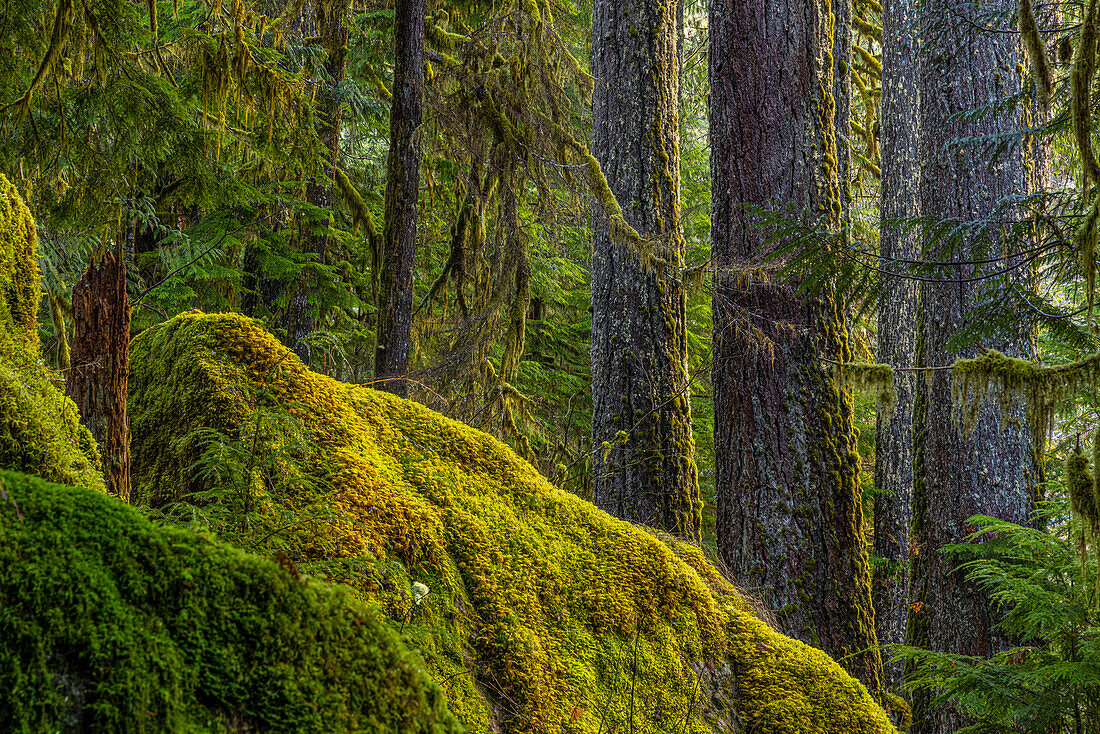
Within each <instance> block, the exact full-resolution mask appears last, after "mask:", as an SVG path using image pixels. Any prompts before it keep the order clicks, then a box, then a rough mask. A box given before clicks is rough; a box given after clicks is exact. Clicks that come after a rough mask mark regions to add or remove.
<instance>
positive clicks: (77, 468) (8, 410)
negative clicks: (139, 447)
mask: <svg viewBox="0 0 1100 734" xmlns="http://www.w3.org/2000/svg"><path fill="white" fill-rule="evenodd" d="M37 246H38V241H37V234H36V232H35V226H34V220H33V219H32V218H31V214H30V211H29V210H28V209H27V206H26V204H24V203H23V199H22V198H21V197H20V196H19V192H18V191H17V190H16V189H15V187H14V186H13V185H12V184H11V183H10V182H9V181H8V179H6V178H5V177H4V176H3V174H0V469H15V470H18V471H25V472H28V473H30V474H35V475H38V476H41V477H44V478H46V479H50V480H54V481H59V482H66V483H68V484H76V485H80V486H83V487H90V488H92V489H98V490H101V491H102V490H103V489H104V485H103V475H102V471H101V469H102V467H101V464H100V457H99V451H98V449H97V448H96V445H95V440H94V439H93V438H92V434H91V433H90V432H89V431H88V429H87V428H85V427H84V426H83V425H81V423H80V417H79V415H78V414H77V410H76V405H74V404H73V402H72V401H71V400H69V399H68V398H67V397H65V395H64V394H63V393H62V392H61V390H60V389H59V388H58V387H57V386H56V385H55V384H54V383H53V380H52V377H53V376H52V375H51V374H50V372H49V371H48V370H47V369H46V367H45V365H44V364H43V363H42V360H41V355H40V352H39V345H38V326H37V321H36V319H37V315H38V302H39V300H40V298H41V295H42V294H41V290H40V288H39V282H38V249H37Z"/></svg>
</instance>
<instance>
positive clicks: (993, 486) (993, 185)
mask: <svg viewBox="0 0 1100 734" xmlns="http://www.w3.org/2000/svg"><path fill="white" fill-rule="evenodd" d="M1015 7H1016V4H1015V0H991V2H988V3H985V4H984V5H983V7H982V10H981V12H982V16H981V17H980V18H979V17H977V16H975V15H974V13H975V11H974V6H972V5H970V4H968V3H965V2H960V0H929V2H926V3H925V7H924V13H925V14H924V15H922V18H921V21H922V26H921V27H922V32H923V43H924V47H923V49H922V55H921V60H922V69H921V73H920V75H919V79H920V100H921V104H920V121H921V140H920V160H921V181H920V204H921V214H922V215H923V216H925V217H929V218H932V219H934V220H937V221H939V220H953V219H957V220H962V221H972V220H980V219H982V218H985V217H988V218H989V219H990V225H989V226H988V228H987V229H986V234H987V235H988V236H989V238H991V239H990V241H989V242H985V243H983V242H982V240H981V238H978V237H974V236H970V237H969V238H968V239H967V240H966V241H964V242H963V243H962V246H961V247H960V248H959V249H958V250H957V251H956V252H954V253H952V254H951V255H947V254H946V253H945V252H944V251H943V250H942V249H940V248H939V247H938V246H934V245H928V246H926V247H925V248H924V249H925V251H924V253H923V257H924V259H940V260H950V261H954V262H957V263H962V262H963V261H966V260H968V259H984V258H990V257H998V256H1001V255H1003V254H1004V252H1005V250H1004V249H1002V246H1004V247H1005V248H1006V249H1007V248H1009V247H1011V246H1012V245H1013V243H1011V242H1009V243H1002V242H1001V241H1000V237H1001V227H1000V226H999V225H998V224H997V223H996V222H997V220H998V219H999V218H1003V217H1004V216H1009V217H1011V216H1014V214H1013V212H1011V211H1008V212H1007V213H1002V214H997V213H995V209H996V207H997V204H998V203H999V202H1002V200H1004V199H1005V197H1015V196H1019V195H1021V194H1023V193H1024V192H1025V190H1026V182H1025V171H1024V155H1023V152H1022V150H1021V149H1020V148H1019V147H1018V146H1016V145H1010V146H1008V147H1007V149H1005V150H1000V151H999V152H998V153H997V154H996V155H992V154H990V152H989V151H990V150H991V149H993V148H995V147H997V146H996V145H995V143H991V142H984V143H978V144H975V143H974V142H970V143H969V144H967V143H963V144H960V142H959V141H960V140H965V139H969V140H971V141H973V140H974V139H975V138H979V139H980V138H981V137H982V136H997V138H998V140H1003V139H1005V137H1007V134H1009V133H1012V132H1014V131H1017V130H1019V126H1020V118H1019V116H1018V112H1015V111H1005V112H990V113H988V114H985V115H983V116H978V117H977V118H975V117H974V116H965V117H961V116H960V113H963V112H966V111H969V110H974V109H976V108H979V107H985V106H987V105H989V104H991V103H993V102H995V101H997V100H1000V99H1004V98H1007V97H1011V96H1012V95H1013V94H1015V93H1016V91H1017V90H1018V88H1019V82H1020V79H1019V76H1018V75H1017V71H1016V68H1017V64H1018V63H1019V62H1020V61H1021V54H1020V49H1019V38H1018V37H1017V36H1016V35H1015V34H1014V33H1001V32H996V31H983V30H981V29H982V27H985V26H987V25H988V24H989V21H988V18H989V17H991V16H990V15H989V14H990V13H993V14H996V13H1004V14H1006V15H1007V16H1008V17H1011V13H1012V12H1013V11H1014V10H1015ZM1008 262H1011V261H1008ZM1003 265H1004V262H997V263H995V264H994V266H989V265H984V266H976V265H966V264H961V265H950V266H945V267H943V268H941V270H940V275H941V277H943V278H945V279H948V280H949V282H943V283H925V284H922V286H921V303H920V313H919V318H920V323H919V325H918V336H917V364H918V365H926V366H938V365H944V364H950V363H951V362H953V361H954V360H955V359H956V358H957V357H958V356H960V355H959V353H958V352H957V351H954V350H951V349H949V348H948V345H947V342H948V340H949V339H950V338H951V337H952V336H953V335H954V334H955V333H956V331H957V330H958V329H959V328H960V327H961V326H963V325H964V323H965V320H966V318H967V313H968V311H969V310H970V309H972V308H973V307H974V306H975V305H976V304H978V303H981V302H982V301H983V300H984V299H986V298H989V297H992V296H995V295H996V290H997V289H998V288H1002V287H1003V281H1004V278H1003V276H999V277H994V278H991V279H988V280H983V281H978V282H963V281H964V280H966V279H969V278H974V277H975V276H977V275H980V274H981V272H982V270H981V268H985V269H986V270H987V271H988V270H994V269H999V268H1001V267H1003ZM983 346H986V347H993V348H996V349H1000V350H1001V351H1004V352H1007V353H1010V354H1012V355H1014V356H1023V357H1031V356H1033V345H1032V343H1031V339H1030V337H1029V336H1028V335H1026V334H1025V335H1022V336H1021V335H1017V334H1013V335H1009V336H1008V337H1006V338H1004V339H1001V340H998V341H987V342H986V343H984V345H983ZM977 351H979V350H978V349H977V348H971V349H969V350H968V353H969V354H970V355H973V354H975V353H977ZM998 402H999V399H998V397H997V396H993V397H992V398H991V400H990V401H989V402H988V403H987V405H986V406H985V408H984V409H983V411H982V413H981V415H980V417H979V418H978V422H977V425H976V427H975V428H974V430H973V432H971V433H969V434H963V433H961V432H960V428H959V427H958V426H957V425H956V422H955V421H954V420H952V415H951V412H952V405H951V386H950V380H949V375H948V373H946V372H942V371H939V372H933V373H931V379H930V380H924V379H921V380H919V381H918V382H917V391H916V400H915V403H914V408H913V411H914V413H913V414H914V418H913V421H914V423H913V425H914V432H915V441H914V456H913V525H912V539H911V544H912V545H913V547H914V558H913V565H912V575H913V579H912V586H911V597H912V603H911V606H910V611H909V620H908V627H909V628H908V641H909V643H910V644H915V645H920V646H922V647H927V648H930V649H932V650H937V651H943V652H950V653H957V654H963V655H980V656H986V655H990V654H992V653H994V652H997V651H998V650H999V649H1001V648H1003V647H1004V646H1005V645H1006V643H1007V641H1006V640H1005V639H1004V637H1003V634H1002V633H1001V632H1000V631H999V630H997V629H995V628H994V625H995V624H996V622H997V616H996V615H995V614H994V610H993V608H992V606H991V604H990V600H989V597H988V595H986V594H985V593H982V592H981V591H980V590H979V589H978V588H977V587H976V586H975V585H974V584H972V583H970V582H968V581H967V580H966V578H965V574H963V573H960V572H959V571H958V568H957V563H956V562H955V561H954V560H953V559H952V558H950V557H948V556H947V555H945V554H944V553H943V551H942V548H943V546H945V545H947V544H949V543H959V542H961V541H963V539H964V538H965V536H966V535H967V532H968V530H970V529H972V528H968V524H967V519H968V518H969V517H970V516H972V515H975V514H979V513H981V514H986V515H993V516H996V517H1000V518H1002V519H1005V520H1009V521H1012V522H1016V523H1026V522H1027V521H1028V520H1029V519H1030V515H1031V510H1032V497H1033V495H1032V492H1033V491H1034V490H1033V487H1034V485H1035V482H1036V480H1037V476H1038V475H1037V465H1036V461H1035V454H1034V439H1033V437H1032V436H1031V434H1030V431H1029V430H1028V421H1027V419H1026V416H1025V414H1024V409H1023V406H1022V405H1017V406H1016V407H1015V409H1014V410H1012V411H1010V414H1009V415H1004V416H1002V415H1001V413H1000V410H999V408H998ZM1002 419H1003V420H1002ZM913 704H914V711H913V714H914V726H913V729H911V731H914V732H917V733H918V734H932V733H934V734H947V732H954V731H955V730H956V729H958V728H960V727H962V726H964V725H966V724H967V723H968V721H967V719H966V718H965V717H963V716H961V715H959V714H958V713H957V712H956V711H955V710H954V709H953V708H952V707H950V706H945V707H942V708H939V709H936V708H934V707H933V706H932V705H931V702H930V700H929V696H928V695H927V694H925V695H917V696H915V697H914V701H913Z"/></svg>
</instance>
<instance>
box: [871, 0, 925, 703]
mask: <svg viewBox="0 0 1100 734" xmlns="http://www.w3.org/2000/svg"><path fill="white" fill-rule="evenodd" d="M915 21H916V2H915V0H886V1H885V2H884V3H883V6H882V107H881V114H880V116H879V120H880V128H879V144H880V150H881V152H882V180H881V187H880V202H881V208H880V216H881V220H880V227H879V253H880V254H881V256H882V268H883V270H886V271H889V272H894V273H905V272H906V271H907V266H906V264H904V263H902V262H899V261H901V260H913V259H915V258H916V257H917V256H918V246H917V240H916V236H915V234H914V233H913V232H912V231H911V230H909V229H906V228H904V227H903V226H900V224H901V223H900V221H899V220H903V219H906V218H911V217H916V216H918V215H919V214H920V192H919V190H918V183H919V181H920V165H919V162H918V158H917V153H918V140H919V137H920V132H919V125H920V119H919V117H918V113H919V109H920V108H919V103H920V96H919V93H918V92H919V90H918V86H917V70H918V65H917V59H916V53H917V46H916V36H915V34H914V33H913V27H914V23H915ZM916 324H917V284H916V281H914V280H909V279H905V278H901V277H894V278H891V277H886V278H885V279H884V282H883V292H882V295H881V298H880V300H879V307H878V354H877V358H878V361H879V362H883V363H886V364H891V365H894V366H895V367H912V366H913V365H914V359H915V353H916V338H917V332H916ZM894 386H895V389H896V391H897V397H896V399H895V403H894V411H893V416H892V418H890V419H886V418H884V416H883V415H881V413H880V415H879V416H878V425H877V426H876V431H877V439H876V444H875V487H876V488H877V489H878V490H879V491H880V494H878V495H876V496H875V500H874V501H875V532H874V536H875V537H874V552H875V555H876V556H878V557H879V558H881V559H882V565H881V566H880V567H879V568H878V569H876V572H875V576H874V584H873V587H872V589H873V592H872V598H873V599H874V603H875V622H876V624H877V631H878V640H879V642H880V643H881V644H884V645H885V644H901V643H903V642H905V616H906V605H907V603H908V601H907V600H908V594H909V524H910V521H911V518H912V513H911V509H910V503H911V501H912V494H913V423H912V421H913V391H914V390H915V389H916V377H915V376H914V375H913V373H911V372H897V373H895V377H894ZM886 678H887V682H888V683H889V684H890V685H891V686H897V685H898V684H900V682H901V665H900V664H894V665H887V666H886Z"/></svg>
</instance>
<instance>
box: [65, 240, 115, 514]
mask: <svg viewBox="0 0 1100 734" xmlns="http://www.w3.org/2000/svg"><path fill="white" fill-rule="evenodd" d="M73 328H74V334H73V346H72V356H71V369H70V371H69V379H68V382H66V384H65V394H66V395H68V396H69V397H70V398H72V400H73V402H74V403H76V407H77V408H78V409H79V410H80V420H81V422H83V423H84V425H85V426H87V427H88V430H90V431H91V432H92V436H94V437H95V440H96V442H97V443H98V444H99V451H100V453H101V454H102V455H103V470H104V478H105V479H106V481H107V489H108V491H109V492H111V494H114V495H116V496H118V497H119V499H121V500H123V501H128V500H129V498H130V422H129V420H128V419H127V417H126V385H127V381H128V380H129V376H130V303H129V300H128V298H127V294H126V263H125V261H124V260H123V259H121V258H118V257H116V255H115V254H114V253H112V252H107V253H105V254H104V255H103V257H102V258H101V259H99V260H98V261H96V262H93V263H92V264H91V265H90V266H89V267H88V270H87V271H86V272H85V273H84V275H83V276H82V277H81V279H80V280H79V281H77V283H76V285H75V286H74V287H73Z"/></svg>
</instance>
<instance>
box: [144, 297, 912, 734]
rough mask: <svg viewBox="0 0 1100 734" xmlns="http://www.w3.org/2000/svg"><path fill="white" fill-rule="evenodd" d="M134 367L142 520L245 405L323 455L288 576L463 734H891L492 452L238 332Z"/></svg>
mask: <svg viewBox="0 0 1100 734" xmlns="http://www.w3.org/2000/svg"><path fill="white" fill-rule="evenodd" d="M132 365H133V371H132V376H131V383H130V384H131V390H132V391H133V393H132V396H131V403H130V410H131V415H132V416H133V421H134V437H135V444H134V465H135V467H143V468H141V469H139V470H138V471H137V472H135V483H134V484H135V495H136V496H139V497H143V498H145V499H147V500H151V501H153V502H163V501H166V500H168V499H171V498H172V497H173V496H175V494H176V493H177V492H178V490H177V489H175V488H176V487H187V486H189V484H190V477H189V471H188V467H189V466H190V465H191V463H193V461H194V457H195V452H196V451H197V450H198V448H199V447H196V446H194V445H188V444H187V442H185V441H183V442H181V440H180V439H181V438H183V437H185V436H187V435H188V434H189V433H191V431H192V430H193V429H194V428H195V427H197V426H198V425H200V424H205V425H210V426H215V427H221V428H223V429H230V428H232V427H233V425H234V421H236V422H237V423H238V424H239V423H240V421H241V420H242V418H243V417H244V416H246V415H248V414H249V411H251V410H252V409H253V404H252V402H250V401H255V400H256V399H257V396H259V399H260V400H263V401H273V402H276V403H281V404H283V405H285V406H287V407H288V408H289V410H291V412H293V413H294V414H295V415H296V416H297V417H298V418H299V419H300V420H301V421H302V422H303V423H304V424H305V425H306V426H307V427H308V429H309V431H310V432H311V434H312V437H313V440H314V441H315V442H316V444H317V447H318V448H317V450H316V451H315V452H314V453H315V455H312V456H309V457H303V458H301V459H300V460H299V461H298V462H297V465H296V466H292V467H288V471H298V472H304V473H311V474H314V475H316V476H318V477H320V478H322V479H324V480H325V481H326V482H327V483H329V484H330V485H331V486H332V487H333V488H334V489H333V493H334V496H335V498H336V499H335V501H334V506H333V508H332V509H333V511H334V513H335V514H334V516H333V517H332V519H331V522H329V523H328V524H327V525H325V526H324V527H322V528H316V527H314V528H312V529H311V531H310V533H302V534H301V535H300V537H299V538H298V552H297V554H296V557H295V558H294V560H295V561H296V562H297V563H298V564H299V565H300V566H301V568H302V569H303V570H305V571H306V572H307V573H318V574H320V573H324V574H326V575H328V576H329V577H330V578H332V579H334V580H343V581H347V582H348V583H349V584H351V585H352V586H353V587H354V588H356V589H357V591H358V592H359V594H360V595H361V596H362V597H363V598H364V599H366V600H370V601H374V602H377V603H379V604H380V605H381V606H382V607H383V609H385V610H386V612H387V614H388V615H389V616H390V618H391V620H392V623H393V624H394V626H395V627H398V628H400V629H401V630H402V631H403V633H404V635H405V637H406V639H407V641H408V642H409V643H410V644H411V645H412V646H414V647H416V648H417V649H418V650H419V651H420V652H421V654H422V655H423V656H424V657H425V659H426V660H427V662H428V665H429V668H430V669H431V672H432V673H433V675H434V677H435V678H436V679H437V680H438V681H440V683H441V685H442V686H443V688H444V689H445V690H446V692H447V696H448V700H449V706H450V708H451V710H452V711H454V712H455V713H456V715H458V716H459V718H460V719H462V720H463V721H464V723H466V724H467V726H468V727H469V729H470V730H471V731H474V732H488V731H490V730H491V727H492V726H495V725H496V724H498V723H503V724H504V725H505V726H506V728H507V729H508V730H509V731H513V732H598V731H601V730H602V731H614V730H615V729H616V727H618V730H619V731H629V730H633V731H635V732H639V733H640V732H663V731H669V732H671V731H676V732H698V733H700V734H701V733H702V732H712V731H714V726H715V721H718V720H724V721H729V718H730V717H731V716H733V715H736V717H737V720H738V721H739V722H740V725H741V726H742V727H743V728H744V730H745V731H768V732H777V733H779V732H792V733H793V732H798V733H799V734H814V733H817V732H837V733H840V732H844V733H845V734H848V733H853V734H856V733H861V732H890V731H893V729H892V727H891V726H890V724H889V722H888V720H887V717H886V714H885V713H884V712H883V711H882V709H880V708H879V707H878V706H877V705H876V704H875V703H874V702H873V701H872V699H871V698H870V696H869V695H868V694H867V692H866V690H865V689H864V687H863V686H862V685H861V684H859V683H858V682H856V681H855V680H853V679H852V678H850V677H849V676H848V675H847V674H846V673H845V672H844V671H843V670H842V669H841V668H840V666H839V665H837V664H836V663H835V662H833V661H832V660H830V659H829V658H828V657H827V656H826V655H825V654H824V653H822V652H820V651H818V650H814V649H812V648H810V647H808V646H806V645H803V644H802V643H800V642H797V641H794V640H791V639H789V638H786V637H783V636H781V635H779V634H777V633H776V632H774V631H773V630H772V629H771V628H769V627H768V626H767V625H766V624H764V623H763V622H761V621H760V620H759V619H758V618H756V617H755V616H754V615H753V614H752V613H751V611H750V609H749V606H748V604H747V603H746V602H745V600H744V599H743V598H742V597H741V596H740V595H739V594H738V593H737V591H736V589H734V588H733V586H732V585H730V584H729V583H728V582H727V581H726V580H725V579H723V578H722V577H721V576H720V575H719V574H718V573H717V572H716V571H715V570H714V568H713V567H711V566H710V565H709V564H708V563H707V562H706V561H705V560H704V559H703V557H702V554H701V553H700V552H699V550H698V549H697V548H695V547H694V546H690V545H686V544H684V543H681V542H678V541H672V540H668V541H667V542H666V541H663V540H662V539H660V538H657V537H654V536H653V535H651V534H650V533H647V532H646V531H645V530H643V529H641V528H639V527H636V526H634V525H631V524H628V523H625V522H622V521H619V520H616V519H614V518H612V517H610V516H609V515H607V514H606V513H604V512H601V511H600V510H597V509H596V508H595V507H594V506H592V505H591V504H589V503H587V502H585V501H583V500H581V499H579V498H577V497H575V496H574V495H571V494H569V493H567V492H564V491H561V490H559V489H557V488H555V487H553V486H552V485H551V484H550V483H549V482H547V481H546V480H545V479H544V478H543V477H542V476H540V475H539V474H538V473H537V472H536V471H535V470H534V469H533V468H532V467H531V466H530V465H529V464H527V463H526V462H524V461H522V460H521V459H519V458H518V457H517V456H516V455H515V454H514V453H513V452H512V451H511V450H510V449H508V448H507V447H506V446H504V445H503V444H501V443H499V442H497V441H495V440H494V439H492V438H491V437H489V436H488V435H486V434H483V433H480V432H478V431H475V430H473V429H471V428H469V427H467V426H465V425H463V424H460V423H458V422H455V421H452V420H449V419H446V418H444V417H442V416H440V415H438V414H436V413H434V412H432V411H430V410H428V409H426V408H424V407H423V406H421V405H419V404H417V403H414V402H411V401H406V400H402V399H400V398H397V397H395V396H393V395H390V394H388V393H383V392H376V391H373V390H370V389H367V388H362V387H356V386H352V385H346V384H342V383H339V382H336V381H334V380H331V379H329V378H327V377H324V376H321V375H318V374H315V373H313V372H310V371H309V370H307V369H306V368H305V367H304V366H303V365H302V364H301V363H300V362H299V361H298V360H297V358H295V357H294V356H293V354H291V353H289V352H288V351H287V350H286V349H285V348H284V347H283V346H282V345H280V344H279V342H278V341H277V340H276V339H275V338H274V337H272V336H271V335H269V334H267V333H266V332H264V331H263V330H262V329H260V328H259V327H258V326H257V325H255V324H254V323H253V322H250V321H248V320H247V319H243V318H241V317H238V316H235V315H204V314H198V313H190V314H184V315H182V316H180V317H177V318H176V319H173V320H172V321H169V322H167V323H165V324H162V325H160V326H158V327H155V328H153V329H150V330H148V331H146V332H144V333H143V334H141V335H139V336H138V337H137V338H136V339H135V340H134V344H133V351H132ZM261 384H262V387H261ZM267 499H268V501H270V502H274V503H278V502H286V503H291V504H293V503H301V502H307V501H312V500H313V499H315V498H313V497H282V498H275V497H269V498H267ZM416 582H419V583H423V584H425V585H426V586H427V587H428V588H429V590H430V593H429V594H428V596H427V597H425V598H424V599H423V600H422V602H421V603H420V604H415V603H414V597H413V592H412V584H413V583H416ZM719 704H721V705H719Z"/></svg>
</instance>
